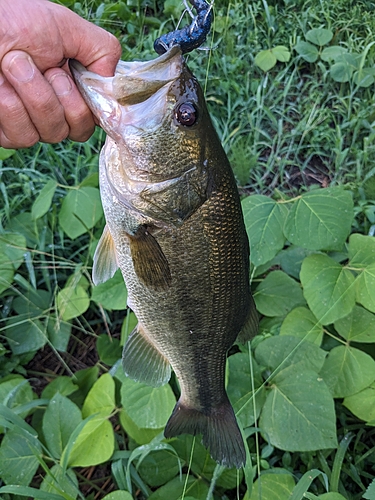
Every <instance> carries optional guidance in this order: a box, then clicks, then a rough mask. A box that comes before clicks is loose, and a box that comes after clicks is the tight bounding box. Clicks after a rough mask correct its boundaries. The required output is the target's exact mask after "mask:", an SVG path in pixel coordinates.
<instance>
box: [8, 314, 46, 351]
mask: <svg viewBox="0 0 375 500" xmlns="http://www.w3.org/2000/svg"><path fill="white" fill-rule="evenodd" d="M5 335H6V337H7V339H8V342H9V346H10V348H11V349H12V352H13V354H15V355H19V354H24V353H28V352H31V351H37V350H38V349H41V348H42V347H43V346H44V345H45V344H46V342H47V335H46V332H45V328H44V326H43V324H42V323H41V322H40V321H39V320H38V319H33V320H31V319H30V320H19V319H18V317H17V316H15V317H14V318H11V319H10V320H9V321H8V322H7V328H6V330H5Z"/></svg>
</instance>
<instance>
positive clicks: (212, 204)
mask: <svg viewBox="0 0 375 500" xmlns="http://www.w3.org/2000/svg"><path fill="white" fill-rule="evenodd" d="M162 58H164V59H162ZM160 59H162V61H161V63H160V62H158V61H160ZM74 64H76V63H74ZM128 64H129V63H128ZM141 64H142V63H139V65H140V66H139V68H140V69H139V71H138V74H137V75H136V77H137V78H138V79H140V80H142V77H143V76H144V74H143V73H142V66H141ZM145 64H148V65H149V66H150V64H151V71H150V75H151V76H150V81H151V82H153V83H152V85H153V87H152V89H151V90H148V88H147V85H144V86H143V87H142V95H141V97H138V101H140V102H135V101H137V99H136V98H135V97H134V94H135V91H134V92H133V93H132V92H131V90H130V91H129V85H130V84H129V82H127V92H128V94H130V97H129V96H127V95H126V96H125V97H121V95H119V96H117V97H116V99H114V98H113V94H114V93H115V92H114V91H113V90H112V94H111V92H110V91H109V90H108V86H109V84H108V79H104V85H103V82H101V80H99V81H100V82H101V83H100V85H99V83H97V84H96V85H97V86H99V87H100V95H99V97H97V94H95V92H96V93H97V92H98V91H97V87H95V85H94V84H95V81H94V80H95V79H93V77H92V76H90V77H88V76H87V75H88V72H86V73H85V72H83V71H82V69H81V68H78V66H77V67H75V66H74V65H73V71H74V74H75V77H76V80H77V82H78V85H79V86H80V88H81V92H82V94H83V95H84V97H86V100H87V101H88V103H89V105H90V107H91V109H92V110H93V112H94V113H95V114H96V115H97V117H98V118H99V119H100V121H101V124H102V126H103V128H104V129H105V130H106V131H107V133H108V137H107V141H106V145H105V147H104V148H103V151H102V153H101V160H100V187H101V196H102V202H103V207H104V212H105V217H106V221H107V227H106V229H105V231H104V233H103V236H102V238H101V241H100V242H99V245H98V249H97V251H96V255H95V258H94V270H93V279H94V282H100V281H103V280H105V279H107V278H108V277H110V276H111V275H113V273H114V271H115V270H116V268H117V267H120V268H121V270H122V273H123V276H124V279H125V282H126V286H127V289H128V304H129V306H130V307H131V308H132V309H133V310H134V312H135V314H136V316H137V318H138V326H137V328H136V329H135V330H134V331H133V332H132V334H131V335H130V337H129V339H128V341H127V343H126V345H125V348H124V355H123V366H124V369H125V372H126V373H127V374H128V375H129V376H130V377H132V378H134V379H135V380H139V381H143V382H146V383H149V384H151V385H154V386H158V385H161V384H163V383H166V382H167V381H168V380H169V377H170V366H171V367H172V368H173V370H174V371H175V373H176V375H177V377H178V379H179V382H180V387H181V397H180V400H179V402H178V403H177V405H176V408H175V410H174V412H173V414H172V416H171V418H170V419H169V421H168V423H167V426H166V430H165V435H166V437H171V436H175V435H178V434H181V433H185V432H188V433H192V434H196V433H201V434H202V435H203V443H204V444H205V445H206V446H207V447H208V448H209V449H210V452H211V455H212V456H213V458H215V459H216V460H217V461H218V462H219V463H221V464H223V465H227V466H236V467H240V466H242V465H243V464H244V462H245V451H244V445H243V440H242V436H241V433H240V431H239V428H238V426H237V423H236V419H235V416H234V413H233V410H232V407H231V405H230V403H229V401H228V398H227V395H226V392H225V363H226V354H227V351H228V349H229V348H230V347H231V346H232V344H233V343H234V341H235V340H236V338H237V336H238V335H239V333H240V332H241V331H244V330H246V332H245V336H247V337H248V336H249V334H254V333H255V331H256V326H257V317H256V312H255V308H254V303H253V300H252V297H251V292H250V286H249V247H248V241H247V236H246V232H245V228H244V223H243V218H242V213H241V207H240V202H239V197H238V192H237V187H236V183H235V180H234V177H233V173H232V170H231V168H230V165H229V163H228V160H227V157H226V155H225V153H224V150H223V148H222V146H221V144H220V141H219V139H218V137H217V134H216V132H215V130H214V128H213V125H212V123H211V120H210V118H209V115H208V112H207V109H206V106H205V102H204V98H203V94H202V91H201V89H200V87H199V85H198V83H197V81H196V79H195V78H194V77H193V75H192V74H191V73H190V71H189V70H188V68H187V67H186V65H185V63H184V61H183V59H182V57H181V55H180V54H179V52H178V50H176V48H173V49H171V50H170V51H169V52H168V53H167V54H164V55H163V56H161V57H160V58H158V59H157V60H156V63H155V64H156V65H157V67H156V70H155V72H156V73H157V75H154V78H153V77H152V63H145ZM164 67H167V68H168V73H167V75H166V74H165V73H164V70H163V68H164ZM171 67H172V69H171ZM77 68H78V70H79V71H80V73H79V72H78V71H77ZM160 68H162V70H161V71H160ZM136 69H137V68H136ZM135 72H136V73H137V71H135ZM125 73H126V71H124V75H125ZM85 75H86V80H85ZM90 75H92V74H90ZM88 78H90V85H91V87H90V88H89V85H88V84H87V80H88ZM168 78H169V81H166V80H168ZM98 79H100V77H98ZM115 79H116V76H115V77H114V82H115ZM129 79H131V76H130V77H129ZM155 81H157V82H159V83H158V84H157V85H156V84H155ZM113 87H115V85H114V84H113ZM158 87H159V88H158ZM138 88H139V87H138V86H136V89H137V90H138ZM103 89H104V90H103ZM93 95H95V96H96V97H95V98H94V97H93ZM103 99H104V104H103ZM119 103H120V104H119ZM129 103H130V104H129ZM186 103H188V106H187V107H186V106H185V107H183V106H182V105H184V104H186ZM181 106H182V107H181ZM103 108H105V109H104V110H103ZM186 110H187V115H184V116H182V117H181V114H182V113H185V111H186ZM191 113H192V114H191ZM180 120H181V121H182V123H181V122H180ZM124 122H125V125H124ZM192 122H193V123H192ZM186 123H188V125H186Z"/></svg>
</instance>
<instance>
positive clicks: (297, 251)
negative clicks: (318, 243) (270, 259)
mask: <svg viewBox="0 0 375 500" xmlns="http://www.w3.org/2000/svg"><path fill="white" fill-rule="evenodd" d="M312 252H313V250H307V248H302V247H296V246H294V245H292V246H290V247H289V248H286V249H285V250H282V251H281V252H280V253H279V254H278V257H279V262H280V266H281V268H282V270H283V271H284V272H285V273H286V274H289V276H291V277H292V278H296V279H297V280H299V274H300V272H301V266H302V262H303V259H304V258H305V257H307V256H308V255H310V254H311V253H312Z"/></svg>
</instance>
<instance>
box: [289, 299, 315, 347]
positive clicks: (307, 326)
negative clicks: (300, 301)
mask: <svg viewBox="0 0 375 500" xmlns="http://www.w3.org/2000/svg"><path fill="white" fill-rule="evenodd" d="M280 335H292V336H293V337H297V338H300V339H303V340H308V341H309V342H314V344H317V345H318V346H319V345H320V344H321V343H322V339H323V327H322V325H321V324H320V323H319V322H318V320H317V319H316V317H315V316H314V315H313V313H312V312H311V311H310V309H308V308H307V307H296V308H295V309H293V310H292V311H290V313H289V314H288V315H287V316H286V318H285V319H284V321H283V324H282V325H281V329H280Z"/></svg>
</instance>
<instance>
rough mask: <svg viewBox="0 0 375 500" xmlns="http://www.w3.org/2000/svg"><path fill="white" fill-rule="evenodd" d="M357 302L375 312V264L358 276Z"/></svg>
mask: <svg viewBox="0 0 375 500" xmlns="http://www.w3.org/2000/svg"><path fill="white" fill-rule="evenodd" d="M355 283H356V290H357V296H356V298H357V302H358V303H359V304H361V305H363V306H364V307H366V309H369V310H370V311H371V312H373V313H375V264H371V265H370V266H368V267H366V269H364V270H363V271H362V273H361V274H360V275H359V276H357V279H356V282H355Z"/></svg>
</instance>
